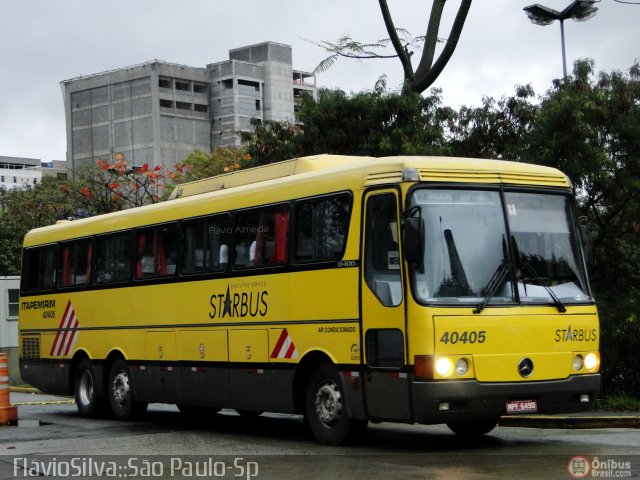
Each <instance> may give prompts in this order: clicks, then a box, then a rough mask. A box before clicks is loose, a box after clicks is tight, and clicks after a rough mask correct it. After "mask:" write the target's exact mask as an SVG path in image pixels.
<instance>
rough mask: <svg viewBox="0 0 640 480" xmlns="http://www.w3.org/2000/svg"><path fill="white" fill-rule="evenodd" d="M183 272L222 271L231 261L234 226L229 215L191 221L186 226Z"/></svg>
mask: <svg viewBox="0 0 640 480" xmlns="http://www.w3.org/2000/svg"><path fill="white" fill-rule="evenodd" d="M183 232H184V234H183V257H182V273H185V274H196V273H208V272H220V271H224V270H226V269H227V265H228V263H229V245H231V234H232V232H233V228H232V226H231V220H230V219H229V218H228V217H219V218H213V219H207V220H201V221H197V222H193V223H189V224H187V225H185V226H184V231H183Z"/></svg>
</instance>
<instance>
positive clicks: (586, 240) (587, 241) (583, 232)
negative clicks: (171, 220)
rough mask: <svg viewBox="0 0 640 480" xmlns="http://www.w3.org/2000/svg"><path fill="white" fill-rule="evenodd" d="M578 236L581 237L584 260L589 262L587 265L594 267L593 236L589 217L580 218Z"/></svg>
mask: <svg viewBox="0 0 640 480" xmlns="http://www.w3.org/2000/svg"><path fill="white" fill-rule="evenodd" d="M578 234H579V235H580V243H581V244H582V251H583V253H584V260H585V262H587V265H593V251H592V250H591V236H590V235H589V225H587V217H580V218H578Z"/></svg>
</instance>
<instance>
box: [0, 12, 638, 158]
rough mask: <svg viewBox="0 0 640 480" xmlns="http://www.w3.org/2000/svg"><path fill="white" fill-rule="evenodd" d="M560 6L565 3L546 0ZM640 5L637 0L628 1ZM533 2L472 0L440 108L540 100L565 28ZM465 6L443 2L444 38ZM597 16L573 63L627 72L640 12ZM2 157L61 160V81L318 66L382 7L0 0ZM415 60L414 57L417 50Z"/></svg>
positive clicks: (354, 85) (337, 69)
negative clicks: (253, 58) (266, 45)
mask: <svg viewBox="0 0 640 480" xmlns="http://www.w3.org/2000/svg"><path fill="white" fill-rule="evenodd" d="M542 1H543V5H545V6H548V7H550V8H554V9H556V10H562V9H564V8H565V7H566V6H567V5H569V3H571V2H570V0H542ZM626 1H631V2H636V1H637V2H640V0H626ZM532 3H535V2H534V1H532V0H475V1H474V2H473V4H472V5H471V10H470V12H469V15H468V17H467V21H466V23H465V27H464V30H463V32H462V36H461V38H460V41H459V43H458V47H457V49H456V51H455V53H454V54H453V57H452V58H451V60H450V62H449V64H448V65H447V67H446V68H445V70H444V72H443V73H442V74H441V75H440V77H439V78H438V79H437V80H436V82H435V83H434V84H433V87H437V88H439V89H441V90H442V96H443V101H444V103H445V105H448V106H451V107H454V108H457V107H459V106H461V105H468V106H479V105H480V104H481V102H482V98H483V97H484V96H491V97H494V98H500V97H501V96H503V95H507V96H509V95H512V94H513V93H514V92H515V86H516V85H526V84H529V83H530V84H532V85H533V87H534V89H535V92H536V93H537V94H539V95H541V94H544V92H545V91H546V90H547V89H548V88H550V86H551V82H552V80H553V79H556V78H560V77H561V76H562V56H561V41H560V25H559V23H558V22H555V23H554V24H552V25H549V26H545V27H541V26H537V25H534V24H532V23H531V22H530V21H529V20H528V19H527V17H526V15H525V13H524V12H523V10H522V9H523V8H524V7H526V6H528V5H530V4H532ZM459 4H460V0H449V1H448V2H447V4H446V6H445V15H444V17H443V21H442V25H441V29H440V33H439V36H440V37H443V38H446V37H447V36H448V34H449V30H450V27H451V22H452V20H453V18H454V16H455V13H456V11H457V8H458V6H459ZM597 6H598V8H599V10H598V13H597V14H596V16H595V17H593V18H592V19H590V20H588V21H586V22H575V21H572V20H568V21H566V22H565V43H566V52H567V68H568V70H569V72H571V69H572V65H573V62H574V61H575V60H576V59H578V58H591V59H593V60H594V61H595V68H596V70H597V71H601V70H602V71H607V72H610V71H612V70H619V71H623V72H626V71H627V70H628V69H629V67H631V66H632V65H633V63H634V62H635V61H640V27H639V25H640V5H630V4H623V3H618V2H616V1H615V0H601V1H600V2H599V3H598V4H597ZM389 8H390V10H391V13H392V16H393V18H394V22H395V25H396V27H402V28H404V29H406V30H408V31H409V32H411V33H412V34H413V35H415V36H417V35H424V34H425V32H426V26H427V21H428V18H429V12H430V9H431V2H430V1H427V0H389ZM0 12H1V13H2V29H1V30H0V68H1V70H2V72H1V74H0V105H2V108H1V109H0V156H15V157H28V158H39V159H41V160H43V161H49V160H63V159H65V158H66V134H65V118H64V106H63V98H62V91H61V88H60V82H61V81H63V80H67V79H70V78H74V77H78V76H81V75H90V74H93V73H98V72H103V71H106V70H111V69H117V68H121V67H126V66H130V65H136V64H139V63H144V62H147V61H150V60H153V59H159V60H162V61H166V62H170V63H178V64H183V65H189V66H192V67H205V66H206V65H207V64H208V63H214V62H219V61H223V60H226V59H228V51H229V50H230V49H234V48H238V47H242V46H246V45H252V44H256V43H262V42H265V41H274V42H279V43H284V44H288V45H291V46H292V47H293V67H294V69H297V70H303V71H312V70H313V69H314V68H315V67H316V66H317V65H318V63H319V62H320V61H321V60H323V59H324V58H325V57H326V56H327V55H328V54H327V53H326V52H324V51H323V50H322V49H321V48H319V47H318V46H316V45H314V43H313V42H319V41H321V40H326V41H335V40H336V39H338V38H339V37H341V36H343V35H345V34H349V35H351V37H352V38H353V39H356V40H359V41H362V42H373V41H377V40H379V39H382V38H385V37H387V36H388V35H387V33H386V30H385V27H384V23H383V21H382V17H381V15H380V10H379V6H378V2H377V1H375V0H323V1H299V0H298V1H293V0H233V1H225V2H221V1H219V0H182V1H179V0H109V1H104V0H103V1H98V0H55V1H54V0H0ZM415 57H418V55H415ZM383 74H386V75H387V86H388V87H389V88H395V87H399V85H400V83H401V82H402V69H401V66H400V63H399V61H398V60H397V59H387V60H371V61H370V60H365V61H354V60H349V59H339V60H338V62H336V63H335V64H334V65H333V66H332V67H331V68H330V69H329V70H328V71H327V72H325V73H320V74H318V76H317V80H316V81H317V85H318V86H319V87H328V88H340V89H342V90H344V91H346V92H359V91H362V90H371V89H373V86H374V84H375V82H376V80H377V79H378V78H379V77H380V76H381V75H383Z"/></svg>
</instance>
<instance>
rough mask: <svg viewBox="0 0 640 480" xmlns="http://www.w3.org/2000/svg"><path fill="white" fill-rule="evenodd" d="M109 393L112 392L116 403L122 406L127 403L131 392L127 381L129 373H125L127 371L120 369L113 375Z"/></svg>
mask: <svg viewBox="0 0 640 480" xmlns="http://www.w3.org/2000/svg"><path fill="white" fill-rule="evenodd" d="M111 393H112V394H113V400H114V401H115V403H116V405H118V406H119V407H124V406H125V405H126V404H127V402H128V401H129V395H130V393H131V385H130V383H129V375H127V372H124V371H120V372H118V373H117V374H116V376H115V377H113V383H112V384H111Z"/></svg>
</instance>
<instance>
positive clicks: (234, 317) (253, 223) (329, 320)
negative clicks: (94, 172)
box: [19, 155, 600, 445]
mask: <svg viewBox="0 0 640 480" xmlns="http://www.w3.org/2000/svg"><path fill="white" fill-rule="evenodd" d="M583 243H584V240H583V238H582V236H581V229H580V227H579V226H578V224H577V222H576V220H575V212H574V201H573V196H572V187H571V184H570V182H569V181H568V179H567V177H566V176H565V175H564V174H562V173H561V172H559V171H558V170H555V169H552V168H547V167H541V166H535V165H528V164H523V163H515V162H507V161H498V160H478V159H462V158H444V157H409V156H406V157H402V156H401V157H387V158H370V157H348V156H336V155H318V156H310V157H302V158H297V159H293V160H288V161H284V162H281V163H277V164H273V165H268V166H264V167H258V168H255V169H248V170H243V171H237V172H232V173H230V174H225V175H221V176H218V177H213V178H211V179H207V180H203V181H199V182H193V183H189V184H184V185H180V186H178V187H177V188H176V190H175V191H174V192H173V194H172V198H171V199H170V200H169V201H166V202H163V203H159V204H155V205H151V206H145V207H140V208H136V209H131V210H126V211H122V212H117V213H112V214H107V215H101V216H96V217H92V218H87V219H82V220H76V221H66V222H61V223H59V224H56V225H54V226H49V227H44V228H39V229H36V230H33V231H31V232H29V233H28V234H27V235H26V237H25V240H24V253H23V264H22V265H23V266H22V281H21V298H20V317H19V320H20V323H19V332H20V333H19V336H20V339H19V344H20V367H21V373H22V376H23V378H24V380H25V381H26V382H28V383H30V384H32V385H34V386H36V387H38V388H39V389H41V390H42V391H44V392H48V393H53V394H75V398H76V403H77V407H78V410H79V413H80V414H81V415H83V416H94V415H98V414H100V413H101V412H103V411H105V410H107V411H109V410H110V411H111V412H112V413H113V415H115V417H116V418H118V419H123V420H126V419H130V418H132V417H134V416H136V415H138V414H140V413H141V412H143V411H144V410H145V409H146V407H147V404H148V403H151V402H160V403H169V404H176V405H178V407H179V408H180V410H181V411H184V412H186V413H189V414H196V415H203V416H205V415H211V414H212V413H215V412H217V411H218V410H220V409H223V408H225V409H235V410H237V411H238V412H239V413H240V414H243V415H250V414H260V413H261V412H281V413H291V414H304V415H305V417H306V420H307V422H308V424H309V426H310V428H311V431H312V432H313V434H314V435H315V437H316V438H317V439H318V440H319V441H320V442H323V443H325V444H333V445H337V444H342V443H344V442H347V441H350V440H353V439H354V438H356V436H357V435H358V434H360V433H362V432H363V430H364V428H365V427H366V425H367V422H368V421H376V422H378V421H394V422H406V423H421V424H437V423H446V424H447V425H448V426H449V427H450V428H451V429H452V430H453V431H454V432H456V433H458V434H463V435H473V434H484V433H487V432H489V431H490V430H491V429H492V428H493V427H494V426H495V425H496V423H497V421H498V419H499V418H500V417H501V416H503V415H510V414H514V415H515V414H519V413H528V412H538V413H552V412H573V411H580V410H586V409H588V408H590V407H591V406H592V405H593V402H594V401H595V398H596V395H597V393H598V390H599V386H600V375H599V368H600V365H599V358H600V357H599V352H598V348H599V337H600V335H599V322H598V316H597V311H596V306H595V303H594V300H593V298H592V295H591V293H590V288H589V283H588V279H587V275H586V268H585V254H584V253H583V251H584V249H583V247H582V244H583Z"/></svg>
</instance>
